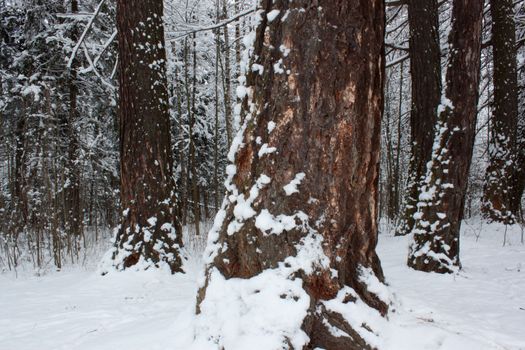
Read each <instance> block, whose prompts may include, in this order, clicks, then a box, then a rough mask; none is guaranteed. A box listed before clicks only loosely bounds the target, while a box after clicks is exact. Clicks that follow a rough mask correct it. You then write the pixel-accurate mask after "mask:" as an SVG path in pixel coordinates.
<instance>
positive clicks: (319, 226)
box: [197, 0, 388, 349]
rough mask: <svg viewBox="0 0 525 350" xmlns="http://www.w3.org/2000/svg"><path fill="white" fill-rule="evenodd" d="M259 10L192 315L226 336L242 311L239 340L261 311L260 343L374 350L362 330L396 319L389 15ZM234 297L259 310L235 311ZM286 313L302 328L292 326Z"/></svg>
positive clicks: (376, 0) (307, 2)
mask: <svg viewBox="0 0 525 350" xmlns="http://www.w3.org/2000/svg"><path fill="white" fill-rule="evenodd" d="M262 7H263V8H264V10H263V11H262V14H261V22H260V24H259V26H258V29H257V31H256V37H255V42H254V45H253V47H252V48H251V50H252V65H251V67H250V68H248V69H247V71H248V74H247V79H246V82H245V87H241V88H239V89H238V94H239V95H241V96H243V95H245V97H244V100H243V107H242V113H243V117H244V120H245V122H244V126H243V127H242V129H241V131H240V132H239V134H238V135H237V137H236V138H235V139H234V142H233V147H232V149H231V151H230V161H234V165H233V164H232V165H229V166H228V168H227V172H228V174H229V177H228V180H227V181H226V188H227V196H226V199H225V201H224V203H223V207H222V210H221V211H220V212H219V213H218V215H217V218H216V221H215V226H214V228H213V229H212V231H211V232H210V238H209V239H210V241H209V246H208V251H207V254H208V259H209V260H208V263H209V265H208V268H207V278H206V285H205V286H203V288H202V289H201V290H200V292H199V300H198V306H197V309H198V313H200V314H201V317H202V320H203V321H204V322H206V320H208V321H209V322H210V323H209V325H211V326H210V327H213V328H214V329H218V328H217V327H222V326H223V325H225V323H228V321H227V320H222V319H221V317H223V316H222V314H221V313H215V310H216V308H217V307H218V305H221V304H225V305H224V307H225V308H227V309H228V310H230V311H231V312H236V311H232V310H238V311H239V312H240V315H239V316H238V317H239V319H238V320H237V321H236V322H239V324H241V325H240V327H243V325H244V320H245V318H244V317H246V318H247V319H249V315H252V314H253V315H254V317H255V315H259V316H261V315H260V314H259V312H265V311H264V309H266V312H269V313H270V314H271V316H269V318H268V317H265V316H263V317H261V318H259V320H263V321H261V322H260V323H258V324H253V325H247V327H248V328H247V329H246V330H245V331H246V333H245V331H244V330H243V331H242V332H241V333H244V334H245V335H244V337H252V338H253V339H258V338H257V330H258V329H259V330H260V329H264V330H265V331H264V332H266V333H265V334H266V338H264V339H265V341H267V342H271V340H272V339H274V340H275V339H277V342H278V343H279V342H280V343H279V344H280V346H284V347H286V348H294V349H301V348H308V349H313V348H316V347H321V348H326V349H367V348H370V347H371V346H375V344H370V343H373V341H371V340H370V339H371V338H374V339H375V335H374V333H373V331H372V330H371V329H373V328H374V325H373V324H372V322H371V321H369V320H362V322H361V321H359V322H358V321H355V320H361V317H362V316H363V315H364V314H367V312H368V314H372V315H374V317H376V319H382V318H381V315H385V314H386V312H387V309H388V306H387V304H388V300H387V298H386V296H385V294H386V290H385V289H384V288H385V287H384V286H383V285H382V284H381V282H380V281H382V280H383V273H382V270H381V266H380V262H379V259H378V257H377V255H376V252H375V246H376V242H377V209H378V205H377V204H378V162H379V145H380V119H381V114H382V109H383V93H382V89H383V77H384V58H383V31H384V9H383V1H382V0H368V1H364V2H363V1H356V0H352V1H349V0H332V1H326V2H324V3H323V6H322V7H321V6H319V5H318V3H317V2H316V1H312V0H301V1H295V2H288V1H283V0H280V1H279V0H278V1H273V3H272V1H270V0H264V1H263V2H262ZM263 281H264V282H263ZM371 281H373V282H374V286H373V288H372V287H371V284H370V283H372V282H371ZM259 282H261V284H259ZM223 283H225V284H226V285H224V286H223ZM369 287H370V288H369ZM250 288H253V289H250ZM249 290H251V292H249ZM223 291H226V292H227V295H225V297H224V299H223V295H222V294H221V293H224V292H223ZM379 291H381V293H379ZM237 293H241V295H242V297H241V296H240V299H242V300H251V301H250V302H247V304H242V305H239V304H238V302H237V301H235V300H237V299H236V295H237ZM244 293H248V294H244ZM250 293H251V294H250ZM259 296H261V297H259ZM259 298H260V299H259ZM232 299H233V300H234V301H232ZM240 299H239V300H240ZM228 300H230V302H228ZM239 303H242V302H240V301H239ZM266 303H268V305H272V303H275V304H274V305H273V306H272V307H270V309H271V310H270V309H268V308H267V307H266ZM281 306H282V307H281ZM259 308H261V309H259ZM361 308H365V309H367V310H366V311H364V312H365V313H362V312H363V310H362V309H361ZM290 309H292V310H299V311H300V312H299V314H300V315H302V316H300V317H299V318H297V319H296V322H295V323H294V324H293V325H290V324H289V323H290V322H292V321H291V320H293V319H294V317H296V315H297V314H295V313H293V312H292V311H291V310H290ZM342 310H344V311H342ZM288 312H290V314H288ZM349 315H350V317H348V316H349ZM214 317H217V318H218V319H216V318H214ZM353 317H355V319H354V321H351V320H350V319H351V318H353ZM365 318H366V317H365ZM272 319H275V320H276V322H277V323H276V324H274V323H273V321H271V320H272ZM284 319H285V320H286V322H284V323H286V325H282V326H281V325H280V324H281V323H280V321H282V320H284ZM292 323H293V322H292ZM287 326H288V327H289V328H287ZM294 326H296V328H294ZM205 328H206V327H205ZM206 329H207V330H201V331H199V332H200V333H199V334H201V335H202V334H204V335H202V336H203V337H206V336H207V335H210V336H211V337H215V339H216V341H217V343H218V346H219V347H224V348H225V349H228V348H229V346H231V345H229V344H232V343H231V342H230V341H231V338H229V336H228V334H231V333H229V332H226V333H223V334H222V335H221V334H220V331H218V332H219V333H218V334H217V333H214V331H213V330H212V331H210V328H206ZM210 332H211V334H210ZM298 333H300V334H298ZM337 334H338V335H337ZM274 337H275V338H274ZM241 338H242V339H244V338H243V336H240V337H239V339H237V340H236V341H239V342H241V343H242V339H241ZM253 339H252V341H254V340H253ZM365 339H367V341H365ZM262 340H263V339H262V338H261V341H262ZM255 341H258V340H255ZM236 344H239V343H236ZM272 344H273V343H272ZM280 346H279V347H278V348H279V349H280V348H281V347H280ZM267 348H268V349H272V348H273V347H271V346H270V345H268V347H267Z"/></svg>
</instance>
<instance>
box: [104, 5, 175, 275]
mask: <svg viewBox="0 0 525 350" xmlns="http://www.w3.org/2000/svg"><path fill="white" fill-rule="evenodd" d="M162 12H163V4H162V0H133V1H129V0H119V1H117V28H118V39H119V64H120V70H119V84H120V86H119V93H120V95H119V112H118V113H119V118H120V155H121V162H120V171H121V178H120V197H121V205H122V208H123V211H124V212H123V219H122V223H121V226H120V229H119V231H118V234H117V237H116V241H115V251H114V253H113V259H114V265H115V267H116V268H117V269H123V268H127V267H130V266H133V265H135V264H137V263H139V262H140V264H141V265H142V266H141V267H143V266H144V264H145V266H151V265H155V266H157V265H159V263H161V262H166V263H167V264H168V265H169V267H170V269H171V271H172V272H175V271H180V269H181V259H180V257H179V247H180V245H181V244H182V242H181V236H180V234H181V229H180V224H179V221H178V220H177V217H176V210H175V206H176V201H175V193H174V190H175V184H174V179H173V176H172V172H173V159H172V154H171V145H170V143H171V141H170V121H169V112H168V91H167V80H166V70H165V65H166V52H165V49H164V28H163V22H162Z"/></svg>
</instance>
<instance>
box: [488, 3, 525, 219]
mask: <svg viewBox="0 0 525 350" xmlns="http://www.w3.org/2000/svg"><path fill="white" fill-rule="evenodd" d="M490 13H491V16H492V39H491V41H492V52H493V56H494V110H493V114H492V123H491V129H490V131H491V135H490V145H489V166H488V168H487V172H486V175H485V183H484V192H483V200H482V208H481V209H482V212H483V214H484V216H485V217H486V218H488V219H490V220H494V221H499V222H503V223H506V224H511V223H513V222H515V220H516V216H518V214H519V213H518V212H519V206H516V205H515V203H516V202H519V201H516V200H515V199H513V196H519V197H520V200H521V196H520V195H519V194H517V193H515V191H513V189H514V188H513V187H514V186H513V181H515V180H516V179H515V177H514V176H513V175H514V174H515V170H514V169H516V168H517V166H518V162H517V161H518V159H516V155H517V153H518V152H519V150H517V149H516V148H515V147H516V130H517V126H518V125H517V121H518V76H517V61H516V26H515V24H514V5H513V2H512V0H497V1H495V0H491V2H490Z"/></svg>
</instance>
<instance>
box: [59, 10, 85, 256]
mask: <svg viewBox="0 0 525 350" xmlns="http://www.w3.org/2000/svg"><path fill="white" fill-rule="evenodd" d="M77 12H78V1H77V0H72V1H71V13H77ZM71 40H72V42H76V41H77V40H78V29H77V28H76V27H75V28H73V29H72V33H71ZM68 80H69V81H68V84H69V87H68V88H69V119H67V117H65V121H64V124H65V125H63V128H64V136H65V137H66V139H67V143H68V147H67V156H66V164H65V165H66V167H65V185H64V208H65V213H64V229H65V232H66V234H67V235H70V236H71V237H72V238H73V241H74V244H75V246H74V253H75V254H77V253H78V248H79V247H78V242H79V239H80V234H81V231H82V212H81V206H80V169H79V165H78V141H77V135H76V131H75V122H76V120H77V119H78V110H77V98H78V87H77V61H76V60H74V61H73V64H72V66H71V70H70V72H69V76H68Z"/></svg>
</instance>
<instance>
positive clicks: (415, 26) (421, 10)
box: [396, 0, 441, 235]
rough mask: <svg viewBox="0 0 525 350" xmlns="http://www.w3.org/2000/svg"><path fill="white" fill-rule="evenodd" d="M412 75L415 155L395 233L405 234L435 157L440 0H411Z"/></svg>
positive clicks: (411, 121)
mask: <svg viewBox="0 0 525 350" xmlns="http://www.w3.org/2000/svg"><path fill="white" fill-rule="evenodd" d="M408 20H409V26H410V75H411V77H412V109H411V111H410V130H411V141H412V158H411V160H410V169H409V174H408V175H409V180H408V185H407V188H406V194H405V202H404V208H403V213H402V215H401V218H400V219H401V220H400V223H399V227H398V228H397V230H396V235H406V234H409V233H410V232H411V231H412V228H413V227H414V222H415V219H414V214H415V213H416V211H417V207H416V204H417V202H418V198H417V197H418V192H419V188H418V187H419V182H420V180H421V178H424V177H425V175H426V164H427V162H428V161H429V160H430V158H431V156H432V143H433V134H432V131H433V129H434V126H435V125H436V121H437V107H438V106H439V103H440V100H441V51H440V48H439V22H438V4H437V0H430V1H421V0H410V1H409V3H408Z"/></svg>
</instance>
